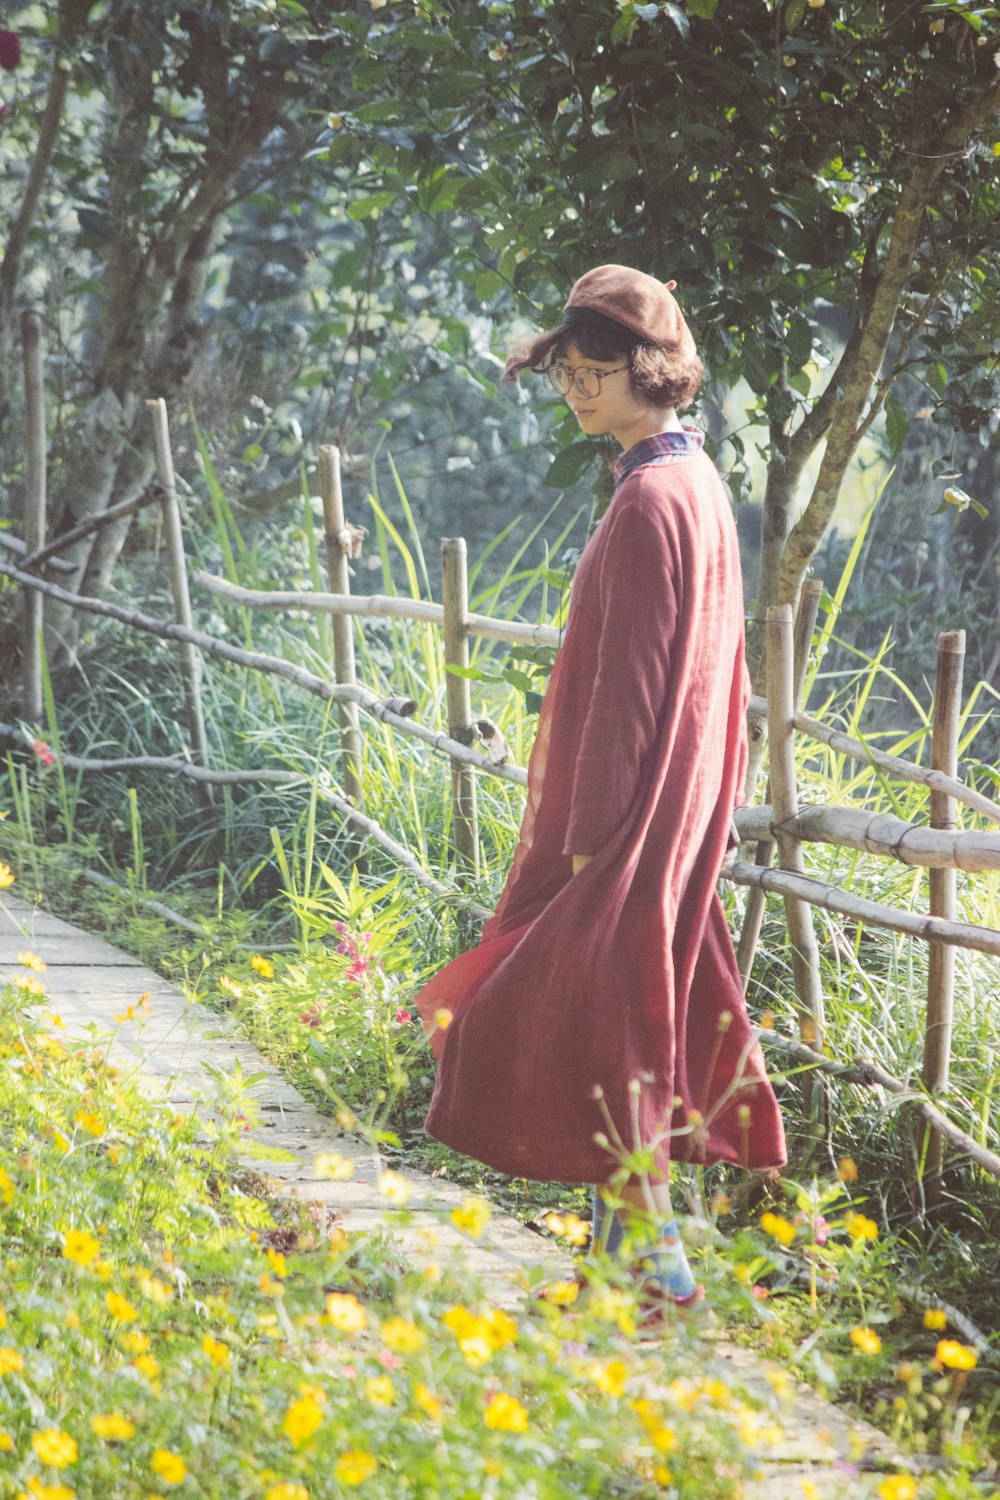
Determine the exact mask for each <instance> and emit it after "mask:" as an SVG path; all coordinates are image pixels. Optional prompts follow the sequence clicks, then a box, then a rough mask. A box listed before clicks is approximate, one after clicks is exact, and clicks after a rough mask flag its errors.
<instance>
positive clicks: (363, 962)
mask: <svg viewBox="0 0 1000 1500" xmlns="http://www.w3.org/2000/svg"><path fill="white" fill-rule="evenodd" d="M369 968H371V959H370V958H356V959H355V960H354V962H353V963H352V964H351V966H350V968H349V969H348V971H347V977H348V979H351V980H356V979H360V978H361V976H362V974H363V973H364V972H365V970H366V969H369Z"/></svg>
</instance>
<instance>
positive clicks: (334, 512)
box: [319, 443, 363, 807]
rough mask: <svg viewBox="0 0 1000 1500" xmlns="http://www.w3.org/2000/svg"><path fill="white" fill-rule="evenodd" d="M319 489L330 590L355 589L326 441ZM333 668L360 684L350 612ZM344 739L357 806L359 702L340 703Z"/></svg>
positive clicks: (336, 627) (334, 455)
mask: <svg viewBox="0 0 1000 1500" xmlns="http://www.w3.org/2000/svg"><path fill="white" fill-rule="evenodd" d="M319 490H320V495H321V496H322V499H323V526H324V540H325V544H326V573H327V578H328V579H329V582H330V591H331V593H334V594H349V593H350V592H351V570H350V567H349V565H348V560H347V557H348V554H347V551H346V550H345V548H344V545H343V538H344V536H345V535H346V532H347V524H346V522H345V520H344V492H343V488H342V486H341V482H340V449H339V448H336V447H334V446H333V444H331V443H326V444H324V445H323V447H322V448H320V450H319ZM333 671H334V676H335V678H336V680H337V682H339V683H341V684H343V685H346V686H348V687H354V686H356V684H357V680H358V679H357V674H356V672H355V667H354V625H353V622H352V620H351V617H350V615H346V614H345V615H339V614H335V615H334V616H333ZM340 743H341V750H342V755H343V775H342V777H341V781H342V783H343V787H344V791H345V792H346V793H347V796H348V797H349V798H351V799H352V800H353V801H354V803H355V804H356V806H358V807H361V806H362V804H363V797H362V786H363V776H362V769H361V726H360V722H359V719H358V706H357V704H356V703H350V702H342V703H341V705H340Z"/></svg>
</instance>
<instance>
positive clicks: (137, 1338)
mask: <svg viewBox="0 0 1000 1500" xmlns="http://www.w3.org/2000/svg"><path fill="white" fill-rule="evenodd" d="M118 1342H119V1344H121V1346H122V1348H123V1349H127V1350H128V1352H129V1354H145V1353H146V1352H147V1351H148V1350H150V1349H151V1348H152V1347H153V1341H152V1339H151V1338H150V1337H149V1334H148V1333H144V1332H143V1331H142V1329H141V1328H133V1329H132V1331H131V1333H120V1334H119V1335H118Z"/></svg>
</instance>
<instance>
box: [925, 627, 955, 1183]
mask: <svg viewBox="0 0 1000 1500" xmlns="http://www.w3.org/2000/svg"><path fill="white" fill-rule="evenodd" d="M964 666H965V631H964V630H946V631H944V632H943V634H941V635H940V636H938V655H937V676H936V679H935V684H934V708H933V719H932V728H931V765H932V766H933V767H934V769H935V770H936V771H943V772H944V773H945V775H946V776H952V777H954V776H957V774H958V737H959V723H960V719H961V712H962V675H963V669H964ZM956 812H957V809H956V804H955V799H954V798H953V797H950V796H949V795H948V793H947V792H942V791H935V790H932V791H931V797H930V814H931V816H930V823H931V827H932V828H945V829H949V830H954V829H955V828H956V827H957V817H956ZM928 879H929V884H930V914H931V916H932V917H944V918H945V920H946V921H949V922H953V921H954V920H955V917H956V913H957V892H958V876H957V871H955V870H948V869H940V870H931V871H930V872H929V876H928ZM954 1001H955V950H954V948H953V947H951V945H950V944H949V943H932V944H931V946H930V952H929V953H928V967H927V1020H926V1030H925V1033H924V1061H923V1082H924V1087H925V1088H926V1089H927V1091H928V1093H932V1094H936V1093H940V1092H941V1091H942V1090H944V1089H947V1087H948V1074H949V1070H950V1065H951V1029H952V1014H953V1010H954ZM943 1166H944V1137H943V1136H942V1135H941V1133H940V1131H937V1130H934V1129H931V1130H930V1133H929V1139H928V1141H927V1155H926V1159H925V1165H924V1197H925V1202H926V1203H927V1206H928V1207H929V1208H933V1207H936V1206H937V1204H938V1203H939V1202H940V1199H941V1171H942V1168H943Z"/></svg>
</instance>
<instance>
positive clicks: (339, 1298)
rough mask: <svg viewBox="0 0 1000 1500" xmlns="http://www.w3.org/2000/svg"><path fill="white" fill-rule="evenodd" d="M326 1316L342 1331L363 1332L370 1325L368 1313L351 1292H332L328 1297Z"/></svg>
mask: <svg viewBox="0 0 1000 1500" xmlns="http://www.w3.org/2000/svg"><path fill="white" fill-rule="evenodd" d="M326 1316H327V1318H328V1319H329V1321H330V1322H331V1323H332V1324H333V1326H334V1328H339V1329H340V1332H341V1333H361V1331H362V1330H363V1329H365V1328H367V1327H368V1314H367V1313H366V1312H365V1310H364V1308H363V1307H362V1305H361V1303H360V1302H359V1301H358V1299H357V1297H355V1296H354V1295H353V1294H352V1293H351V1292H331V1293H330V1295H329V1296H328V1297H327V1299H326Z"/></svg>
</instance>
